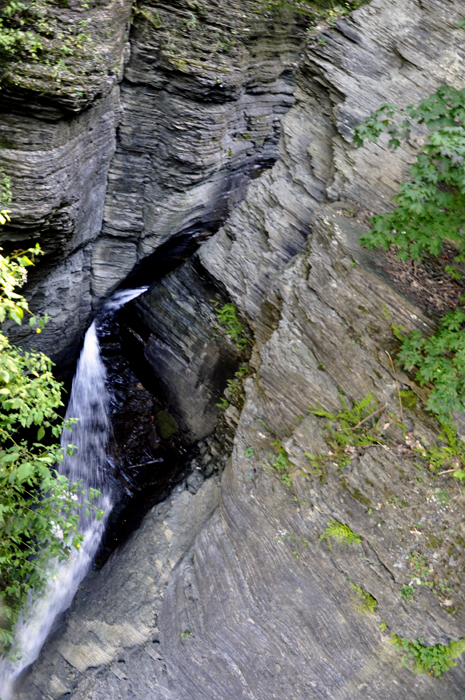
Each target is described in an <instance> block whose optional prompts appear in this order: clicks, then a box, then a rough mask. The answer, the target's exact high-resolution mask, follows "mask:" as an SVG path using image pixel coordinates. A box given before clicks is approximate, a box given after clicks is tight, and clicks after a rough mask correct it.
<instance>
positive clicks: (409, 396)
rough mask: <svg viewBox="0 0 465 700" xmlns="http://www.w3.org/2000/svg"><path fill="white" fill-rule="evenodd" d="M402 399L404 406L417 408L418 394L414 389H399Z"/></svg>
mask: <svg viewBox="0 0 465 700" xmlns="http://www.w3.org/2000/svg"><path fill="white" fill-rule="evenodd" d="M399 395H400V400H401V403H402V406H403V407H404V408H415V406H416V405H417V395H416V394H414V392H413V391H402V390H401V391H399Z"/></svg>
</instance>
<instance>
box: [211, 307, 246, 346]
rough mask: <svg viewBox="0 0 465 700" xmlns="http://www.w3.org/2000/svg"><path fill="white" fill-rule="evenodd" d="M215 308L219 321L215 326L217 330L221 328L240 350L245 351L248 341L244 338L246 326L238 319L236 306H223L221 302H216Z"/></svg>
mask: <svg viewBox="0 0 465 700" xmlns="http://www.w3.org/2000/svg"><path fill="white" fill-rule="evenodd" d="M213 306H214V307H215V314H216V318H217V321H218V323H217V324H215V328H220V327H221V328H222V329H223V330H224V332H225V334H226V335H227V336H229V338H231V340H232V341H233V343H235V344H236V346H237V347H238V348H239V350H243V349H244V348H245V347H246V345H247V343H248V340H247V338H246V337H245V336H244V331H245V326H244V324H243V323H241V322H240V321H239V319H238V318H237V309H236V307H235V306H234V304H231V303H229V304H223V305H221V304H220V302H219V301H214V302H213Z"/></svg>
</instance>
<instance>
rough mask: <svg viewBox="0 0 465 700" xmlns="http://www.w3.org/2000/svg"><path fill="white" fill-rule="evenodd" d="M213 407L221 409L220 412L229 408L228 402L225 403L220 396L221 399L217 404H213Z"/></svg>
mask: <svg viewBox="0 0 465 700" xmlns="http://www.w3.org/2000/svg"><path fill="white" fill-rule="evenodd" d="M215 406H218V408H221V410H222V411H226V409H227V408H228V406H229V401H227V400H226V399H225V398H224V397H223V396H222V397H221V399H220V400H219V401H218V403H217V404H215Z"/></svg>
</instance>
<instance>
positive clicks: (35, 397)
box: [0, 247, 102, 651]
mask: <svg viewBox="0 0 465 700" xmlns="http://www.w3.org/2000/svg"><path fill="white" fill-rule="evenodd" d="M38 253H40V249H39V248H38V247H36V248H33V249H30V250H27V251H21V252H19V253H16V254H13V255H11V256H9V257H4V256H2V255H0V322H3V321H5V320H6V319H10V320H12V321H14V322H15V323H18V324H20V323H21V321H22V319H23V317H24V315H25V313H30V312H29V309H28V305H27V302H26V300H25V299H24V297H22V296H21V295H20V294H18V292H16V291H15V289H16V288H18V287H20V286H21V285H22V284H23V283H24V281H25V279H26V268H27V267H28V266H30V265H32V264H33V256H34V255H36V254H38ZM30 324H31V325H32V326H37V331H38V332H40V330H41V326H43V321H42V322H38V321H37V319H36V318H35V317H34V316H32V315H31V318H30ZM61 389H62V386H61V384H59V383H58V382H57V381H56V380H55V379H54V377H53V374H52V362H51V360H50V359H49V358H48V357H46V356H45V355H43V354H42V353H39V352H33V351H29V352H24V351H22V350H21V349H20V348H17V347H15V346H12V345H11V344H10V342H9V340H8V338H7V336H6V335H5V334H4V333H1V332H0V651H1V650H3V651H5V650H7V649H8V648H9V647H10V646H11V644H12V642H13V635H12V628H13V627H14V624H15V622H16V620H17V617H18V614H19V611H20V610H21V608H22V607H23V605H24V604H25V602H26V600H27V597H28V595H29V594H31V593H38V592H40V591H42V590H43V589H44V588H45V586H46V582H47V575H48V572H47V564H48V562H49V561H50V560H51V559H54V558H57V559H58V560H63V559H66V558H67V557H68V556H69V554H70V553H71V550H72V548H73V547H74V548H79V547H80V544H81V541H82V536H81V535H80V534H79V533H78V532H77V531H76V527H77V522H78V513H79V508H81V503H80V501H79V500H78V494H79V493H80V491H81V490H80V487H79V484H70V483H69V482H68V480H67V478H66V477H65V476H63V475H60V474H58V473H57V472H56V465H57V463H58V462H60V461H61V460H62V459H63V451H62V448H61V446H60V444H59V442H58V441H57V440H58V438H59V436H60V434H61V432H62V430H63V428H64V427H66V428H67V429H70V427H71V423H72V422H73V421H63V420H62V419H61V417H60V415H59V414H58V409H59V408H60V407H61V406H62V405H63V404H62V401H61ZM72 449H73V446H72V445H68V450H69V451H72ZM96 493H97V492H96V491H94V490H91V491H90V494H89V497H90V499H91V500H92V499H93V498H94V497H95V495H96ZM83 502H84V505H85V506H86V507H91V504H90V502H89V501H88V500H87V499H85V498H84V499H83ZM101 515H102V514H101V513H100V512H98V513H97V517H98V518H100V517H101Z"/></svg>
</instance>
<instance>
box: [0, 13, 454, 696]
mask: <svg viewBox="0 0 465 700" xmlns="http://www.w3.org/2000/svg"><path fill="white" fill-rule="evenodd" d="M130 13H131V8H130V6H129V4H128V3H124V2H110V3H108V4H106V5H105V4H103V3H102V4H95V6H94V5H90V6H88V7H81V5H80V4H78V3H75V4H73V3H72V2H70V3H69V7H66V8H64V7H59V8H58V9H57V10H56V15H57V17H58V20H57V21H59V22H62V23H65V22H68V23H70V22H71V20H72V21H75V22H76V21H77V19H76V18H79V21H82V20H81V18H86V21H87V19H88V18H90V19H92V22H89V25H88V26H89V27H90V29H89V32H91V33H92V32H95V36H96V37H100V36H101V35H100V34H99V32H101V31H103V30H102V27H105V26H106V27H107V30H108V32H107V33H108V37H107V39H106V41H107V44H108V50H107V53H106V54H105V56H106V57H107V58H108V57H109V58H108V60H107V58H105V61H106V63H105V67H104V69H102V70H100V72H99V71H96V72H95V75H94V74H92V75H91V76H90V77H86V76H84V78H79V80H80V84H79V85H78V84H77V83H78V81H77V79H76V81H75V82H74V83H73V80H72V79H71V78H70V77H69V76H66V75H64V76H62V79H61V81H60V82H57V81H56V79H55V80H53V79H52V78H51V77H47V75H39V74H38V72H37V70H36V69H35V68H34V65H32V67H31V65H30V66H29V67H28V65H27V63H26V62H25V63H24V64H21V65H18V66H16V67H15V71H16V74H15V75H14V77H15V81H16V83H15V82H14V81H13V80H12V79H10V82H9V83H8V82H7V83H6V84H5V85H4V88H3V89H2V91H1V92H0V102H1V103H2V115H1V117H0V134H1V145H2V150H1V151H0V161H1V166H2V168H3V170H4V172H5V173H6V174H7V175H10V177H11V180H12V189H13V206H12V207H11V209H12V223H11V225H10V226H9V227H8V228H7V227H4V229H3V230H2V231H1V232H0V233H1V236H2V245H4V246H5V247H6V246H7V245H8V246H10V247H11V246H15V247H19V246H24V245H26V244H27V243H28V242H29V241H31V240H34V241H35V240H39V241H40V243H41V246H42V247H43V249H44V251H45V253H46V255H45V258H44V260H43V262H41V263H40V264H38V265H37V266H36V268H35V269H34V274H32V275H31V276H30V281H29V282H28V285H27V287H26V288H25V293H26V295H27V296H28V299H30V304H31V308H33V310H34V312H35V313H38V314H44V313H47V314H49V316H50V317H51V321H50V323H49V324H48V325H47V326H46V328H45V330H44V332H43V333H41V334H39V335H34V336H29V335H28V334H27V329H26V328H25V327H24V328H22V327H21V328H18V329H15V330H14V331H13V330H12V337H13V338H14V339H15V341H16V342H20V343H23V344H24V345H26V344H27V346H28V347H31V346H32V347H40V348H41V349H43V351H44V352H47V353H48V354H50V355H51V356H52V357H53V358H54V359H55V361H56V362H57V363H58V367H59V370H60V372H61V373H62V375H63V376H67V375H69V373H70V371H71V370H72V367H73V363H74V362H75V360H76V356H77V354H78V351H79V345H80V338H81V337H82V335H83V334H84V332H85V331H86V329H87V327H88V326H89V325H90V322H91V321H92V319H93V318H94V317H95V315H96V314H97V313H98V312H99V311H100V310H101V309H102V307H103V305H104V303H105V300H106V299H107V298H108V297H109V296H110V295H111V294H112V293H113V292H114V291H115V290H116V289H117V288H121V287H128V286H136V285H139V284H150V288H149V289H148V291H147V292H146V293H144V294H142V295H141V296H140V297H139V298H137V299H135V300H134V301H131V302H130V303H129V304H128V305H127V306H126V307H125V308H124V309H123V310H122V311H121V312H120V313H119V316H118V322H119V323H120V325H121V329H122V330H121V332H122V336H123V346H124V347H126V350H127V353H128V357H132V358H133V363H132V366H131V367H132V370H133V371H134V373H135V374H136V375H138V376H137V378H138V380H139V381H141V382H142V383H144V382H147V385H146V388H149V384H150V390H152V387H153V391H154V392H156V393H157V396H158V397H159V400H160V401H162V402H163V405H164V406H165V408H162V407H161V406H160V407H159V411H158V413H157V416H156V418H157V426H156V427H157V430H158V433H159V439H160V440H161V441H163V439H166V440H168V439H170V438H169V437H168V436H167V437H166V438H163V437H162V436H161V433H162V430H163V425H164V424H166V421H167V422H168V424H169V425H171V426H172V427H173V426H174V427H173V430H175V431H176V434H177V436H178V438H179V440H180V444H182V445H183V448H184V449H186V450H187V451H188V454H189V463H190V468H189V469H186V471H185V473H184V474H183V475H181V476H180V478H179V480H178V483H177V484H176V485H174V487H173V489H172V491H171V492H170V494H169V495H168V497H167V498H165V499H164V500H161V501H160V502H158V503H156V505H154V506H153V507H152V508H151V509H150V510H149V511H148V513H147V514H146V516H145V517H144V519H143V520H142V522H141V524H140V527H138V528H137V529H136V530H135V531H134V532H133V533H132V534H131V535H130V536H129V537H128V538H127V539H126V540H125V541H124V542H122V543H121V544H120V546H118V547H117V548H116V549H115V550H114V551H113V552H112V553H111V555H110V556H109V558H108V559H107V561H106V562H105V563H104V564H103V566H101V567H100V568H95V569H94V570H93V571H91V572H90V573H89V574H88V576H87V577H86V578H85V579H84V581H83V582H82V584H81V586H80V588H79V590H78V592H77V595H76V597H75V598H74V600H73V603H72V604H71V607H70V609H69V610H68V612H66V613H65V614H64V615H62V616H61V617H59V618H58V619H57V621H56V624H55V626H54V628H53V630H52V632H51V634H50V636H49V638H48V640H47V642H46V644H45V646H44V648H43V650H42V652H41V654H40V656H39V658H38V660H37V662H36V663H35V664H34V666H33V667H32V668H31V669H30V670H29V672H28V673H27V674H25V675H24V677H23V678H22V679H21V681H22V682H21V684H19V685H18V686H17V688H16V692H15V697H17V698H18V699H22V700H26V699H27V700H39V699H42V698H61V697H71V698H73V700H84V699H86V700H103V698H105V699H106V698H110V697H111V698H122V699H123V698H124V699H126V698H128V699H129V698H136V697H144V698H153V699H154V700H178V699H179V700H181V699H182V700H184V699H185V698H190V699H192V700H194V699H198V700H226V698H228V699H231V698H234V700H235V699H236V698H237V699H239V698H244V699H245V698H247V699H248V700H249V699H250V700H259V699H263V700H265V699H266V700H270V699H271V698H278V697H285V698H289V699H291V700H300V699H302V700H303V699H304V698H305V699H306V700H307V699H308V698H330V699H331V700H339V699H340V700H343V699H344V700H345V699H347V700H349V699H350V700H357V699H358V698H373V700H374V699H375V698H376V700H400V699H401V698H406V697H408V698H409V699H412V700H414V699H415V698H418V699H419V700H420V698H421V700H425V699H426V700H428V699H429V698H431V700H432V699H433V698H434V699H435V700H436V699H442V698H444V700H445V699H446V698H447V700H455V699H457V700H458V699H459V698H463V696H464V690H463V688H464V685H465V668H464V664H463V658H457V665H456V666H454V667H453V668H451V669H450V670H449V671H448V672H447V674H445V675H444V677H443V679H441V680H440V681H439V680H438V679H437V678H435V677H434V676H432V675H428V674H426V673H423V674H421V675H417V674H415V673H413V672H412V670H411V669H410V668H407V667H406V666H405V665H403V661H402V654H401V653H400V651H399V650H398V649H397V648H396V647H395V645H393V644H392V643H389V642H390V637H389V634H390V633H394V634H395V635H397V637H399V638H403V639H409V640H417V639H419V638H421V639H424V642H425V644H427V645H428V646H432V645H436V644H441V645H448V644H449V643H450V642H452V641H458V640H461V639H463V637H464V636H465V626H464V612H463V604H462V595H461V593H462V591H463V576H464V556H465V549H464V547H465V544H464V537H465V535H464V531H465V530H464V524H463V517H462V509H463V504H462V501H461V490H460V489H459V487H458V485H457V480H454V478H453V477H452V476H451V475H450V474H449V475H447V474H445V475H443V476H436V475H433V474H432V473H430V472H429V471H423V472H421V473H420V472H419V470H418V467H417V466H415V463H414V460H412V459H410V458H408V456H406V454H407V450H408V445H418V444H420V445H424V446H425V447H429V446H430V445H432V444H433V443H434V441H435V440H436V439H437V434H438V432H439V429H438V424H437V422H435V421H434V420H433V419H432V418H431V417H430V416H429V415H428V414H427V413H426V412H425V411H424V410H422V406H424V403H425V397H426V390H425V389H424V388H422V387H419V386H418V385H417V384H415V383H414V381H413V380H412V377H411V376H410V375H408V374H406V373H405V372H403V371H402V370H401V369H400V368H398V367H396V368H395V369H394V366H393V365H392V364H391V362H390V356H393V355H395V352H396V347H397V346H396V338H395V336H394V335H393V333H392V329H391V326H392V324H396V325H397V326H402V327H403V328H405V329H406V330H413V329H418V330H422V331H424V332H426V333H428V332H431V331H432V330H433V329H434V327H435V323H436V319H435V316H434V314H432V313H430V312H429V311H428V309H426V310H425V308H422V307H421V306H420V305H418V304H416V303H415V300H414V299H413V298H412V296H411V295H409V294H408V293H407V294H406V293H405V292H403V291H401V290H400V288H399V285H398V283H397V281H396V279H395V278H394V277H393V275H392V274H391V273H390V270H391V268H390V267H389V260H388V258H387V256H386V254H385V253H382V252H379V251H375V252H367V251H366V250H364V249H363V248H361V247H360V245H359V243H358V239H359V237H360V235H361V233H362V232H363V231H365V230H366V229H367V219H368V217H369V216H370V214H371V213H374V212H380V211H386V210H387V209H389V207H390V206H391V205H390V203H389V202H390V199H391V197H392V196H393V194H395V192H396V191H397V189H398V186H399V183H400V182H401V181H402V180H403V179H404V178H405V176H406V173H407V171H408V167H409V165H410V164H411V163H412V162H413V160H414V157H415V154H416V152H417V150H418V144H419V143H421V139H422V137H423V134H422V133H421V131H418V133H414V134H412V136H411V137H410V139H409V141H408V142H407V143H406V144H405V145H403V146H402V147H401V148H400V149H399V150H398V151H396V152H393V151H391V150H389V148H388V147H387V143H386V142H383V141H382V140H381V141H380V143H378V144H366V145H365V146H364V147H363V148H360V149H355V148H354V146H353V143H352V137H353V130H354V127H355V126H356V125H357V124H359V123H360V122H362V121H363V120H364V119H365V118H366V117H367V116H368V115H369V114H370V113H371V112H372V111H373V110H374V109H376V108H378V107H379V106H380V104H381V103H383V102H390V103H392V102H394V103H396V104H399V105H400V106H404V107H405V106H406V105H408V104H411V103H417V102H418V101H419V100H420V99H422V98H425V97H427V96H428V95H430V94H431V93H432V92H434V91H435V90H436V89H437V88H438V87H439V86H440V85H443V84H448V85H451V86H453V87H456V88H458V89H461V88H463V87H464V82H463V75H464V56H465V33H464V30H463V28H460V27H458V26H457V25H458V24H459V22H460V20H462V19H463V16H464V8H463V3H462V2H459V0H391V1H389V0H372V1H371V2H370V3H369V4H366V5H363V6H361V7H360V8H359V9H357V10H355V11H354V12H352V13H351V14H350V15H348V16H345V17H339V18H337V19H335V20H334V21H333V22H325V21H323V20H322V21H321V22H319V23H318V24H317V25H316V27H315V28H314V29H313V30H312V31H311V32H308V34H307V38H306V39H305V36H304V34H305V31H304V30H305V21H304V20H303V19H302V18H301V17H297V20H295V19H293V18H292V14H291V13H289V12H288V11H287V10H286V8H284V9H282V10H280V11H278V10H275V12H272V11H268V10H267V11H264V10H263V9H262V13H261V14H259V6H257V5H256V4H253V3H252V2H245V1H244V2H234V3H229V4H228V5H226V4H225V3H221V2H218V3H209V4H208V5H203V4H201V3H197V2H192V3H191V2H186V3H184V2H176V3H173V4H172V5H169V6H168V5H162V4H160V3H151V2H146V3H145V2H144V3H139V4H138V5H137V6H136V10H135V11H134V13H133V23H132V24H130V19H129V17H130ZM276 13H278V14H276ZM280 13H281V14H280ZM109 28H112V32H110V31H109ZM110 34H111V35H110ZM102 36H103V34H102ZM72 60H73V58H72V57H71V59H70V61H71V62H72ZM76 60H77V61H78V59H76ZM102 60H103V59H102ZM78 63H79V61H78ZM35 70H36V72H34V71H35ZM70 75H71V73H70ZM76 75H78V71H76ZM10 77H11V76H10ZM184 238H185V239H186V240H187V239H189V240H190V241H193V242H194V243H195V244H197V243H198V244H199V247H198V250H197V252H195V253H194V254H193V255H192V256H189V257H187V259H185V260H184V262H180V264H177V265H176V266H170V269H169V272H168V274H165V275H161V274H160V271H159V270H158V271H157V273H156V274H154V275H153V276H152V277H151V278H150V275H151V274H153V271H154V269H155V268H156V266H157V256H158V257H160V255H161V253H160V251H161V250H164V249H163V246H172V247H175V246H176V245H181V247H182V241H183V240H184ZM154 279H155V281H153V280H154ZM228 303H232V304H233V305H234V308H235V310H236V311H235V313H236V314H237V318H238V319H239V321H240V324H241V326H242V331H241V332H242V334H243V338H244V339H245V340H246V341H247V344H246V346H245V348H241V347H238V346H237V344H236V343H235V342H234V341H233V339H232V338H231V337H228V328H224V327H222V326H221V324H220V323H219V320H218V308H221V307H223V306H224V305H225V304H228ZM229 335H231V334H229ZM242 366H246V367H247V370H246V371H245V370H244V372H243V373H242V374H241V376H240V377H239V378H238V380H237V389H231V384H229V388H227V387H228V385H227V381H228V380H229V381H230V382H231V381H234V379H235V373H237V372H238V370H239V368H240V367H242ZM242 383H243V389H241V386H240V385H241V384H242ZM141 386H142V385H141ZM399 387H400V389H402V390H403V391H408V392H412V393H413V394H414V395H415V397H416V404H414V405H413V406H410V407H408V406H404V407H403V409H402V408H401V409H400V411H401V412H402V421H403V424H404V426H405V432H404V433H403V432H402V430H401V429H400V428H399V425H398V421H399V419H400V416H399V402H398V398H399ZM225 389H226V394H224V391H225ZM370 393H371V394H373V395H374V397H375V398H376V400H377V401H378V402H379V405H380V406H383V407H384V408H385V414H383V415H386V416H388V415H389V414H391V415H392V416H394V417H396V416H397V422H396V419H395V418H392V419H390V420H389V419H386V422H387V427H386V431H388V433H389V434H390V435H391V436H392V438H393V440H396V441H397V443H396V444H397V445H404V447H403V450H404V451H402V450H401V449H400V448H399V449H398V450H394V449H392V448H389V449H386V446H384V447H383V445H381V444H375V445H373V446H371V447H370V449H369V450H368V449H367V450H360V451H358V452H357V453H356V454H353V455H352V456H351V458H350V459H348V460H347V462H346V463H345V464H344V465H343V466H342V467H341V466H340V465H339V466H338V464H337V463H336V462H328V464H327V465H326V467H325V473H324V474H323V475H322V473H321V471H320V472H318V470H315V469H313V468H312V462H311V460H310V459H309V457H308V455H312V456H315V455H318V454H326V453H327V452H328V446H327V444H326V442H325V440H324V439H323V434H324V421H323V420H322V419H321V418H319V417H318V416H317V415H315V414H314V413H309V408H315V407H317V406H321V407H322V408H323V409H324V410H326V411H327V412H330V413H332V414H336V413H337V412H338V411H340V410H341V398H340V397H341V396H343V397H345V400H346V401H348V402H349V403H350V404H351V405H356V404H357V402H360V401H362V400H363V399H364V398H365V397H366V396H367V395H369V394H370ZM222 398H225V399H226V404H228V405H225V402H224V401H222ZM218 404H220V405H221V404H222V405H223V407H224V410H223V409H222V408H221V406H219V405H218ZM164 411H165V412H166V413H168V416H169V417H168V418H167V416H166V414H165V413H164ZM160 414H161V415H160ZM163 420H164V421H165V423H163ZM404 443H405V444H404ZM278 457H281V461H279V460H278ZM322 476H323V478H322ZM283 477H287V479H286V478H283ZM331 522H333V523H335V522H339V523H340V524H345V525H346V526H347V527H348V528H350V532H352V534H356V535H358V538H359V539H358V540H357V541H356V542H355V543H353V544H351V545H350V546H349V545H346V546H344V545H343V543H341V542H337V541H333V543H332V544H331V541H330V539H329V538H328V539H327V540H326V539H325V538H324V533H325V532H326V528H327V527H328V523H331ZM419 557H421V558H422V559H421V560H422V561H423V562H424V566H425V567H426V566H427V570H428V573H429V572H431V573H432V575H431V577H429V578H428V581H430V583H431V584H432V585H431V586H430V585H421V584H422V583H423V584H424V583H425V580H426V578H427V576H428V575H427V574H425V575H424V576H423V574H422V573H421V567H420V569H418V566H417V569H416V570H415V571H416V574H415V583H414V589H415V590H414V595H413V599H411V600H407V599H406V598H404V597H402V596H401V590H402V587H403V586H405V585H408V584H409V582H410V581H411V580H412V578H411V576H410V574H411V573H412V569H414V567H415V565H412V561H417V562H418V561H419ZM418 571H420V573H418ZM422 576H423V579H424V580H423V581H422ZM444 581H445V582H447V583H443V584H442V585H443V586H444V587H445V586H447V589H448V590H447V595H443V593H442V589H440V582H444ZM353 586H355V587H356V588H357V589H360V590H362V592H365V593H369V594H370V596H371V597H372V598H373V599H374V600H375V601H376V608H375V611H374V614H365V615H364V614H362V612H361V611H360V609H359V608H360V605H359V603H360V601H358V602H354V595H355V594H354V588H353ZM391 641H392V640H391Z"/></svg>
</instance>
